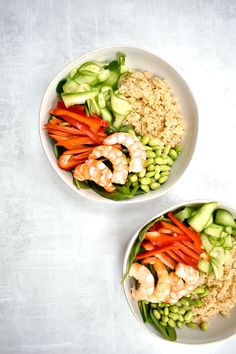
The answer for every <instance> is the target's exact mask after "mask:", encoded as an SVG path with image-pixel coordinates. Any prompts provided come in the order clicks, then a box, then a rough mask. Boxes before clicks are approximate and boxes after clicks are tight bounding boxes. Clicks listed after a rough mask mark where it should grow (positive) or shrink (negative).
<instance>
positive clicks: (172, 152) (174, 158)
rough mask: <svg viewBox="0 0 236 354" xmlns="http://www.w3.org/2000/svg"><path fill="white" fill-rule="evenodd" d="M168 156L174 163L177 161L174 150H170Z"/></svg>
mask: <svg viewBox="0 0 236 354" xmlns="http://www.w3.org/2000/svg"><path fill="white" fill-rule="evenodd" d="M169 156H170V157H171V158H172V160H174V161H175V160H177V157H178V154H177V152H176V151H175V150H174V149H170V152H169Z"/></svg>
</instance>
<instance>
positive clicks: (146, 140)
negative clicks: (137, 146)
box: [141, 135, 150, 145]
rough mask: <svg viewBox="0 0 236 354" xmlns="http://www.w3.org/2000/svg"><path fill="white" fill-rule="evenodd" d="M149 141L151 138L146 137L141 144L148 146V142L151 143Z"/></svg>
mask: <svg viewBox="0 0 236 354" xmlns="http://www.w3.org/2000/svg"><path fill="white" fill-rule="evenodd" d="M149 140H150V138H149V136H147V135H144V136H143V137H142V140H141V142H142V144H143V145H147V144H148V142H149Z"/></svg>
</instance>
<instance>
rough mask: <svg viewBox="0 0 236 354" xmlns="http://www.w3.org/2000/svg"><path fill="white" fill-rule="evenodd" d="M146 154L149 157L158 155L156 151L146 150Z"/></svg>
mask: <svg viewBox="0 0 236 354" xmlns="http://www.w3.org/2000/svg"><path fill="white" fill-rule="evenodd" d="M146 156H147V157H148V158H154V157H156V154H155V152H154V151H149V150H148V151H147V152H146Z"/></svg>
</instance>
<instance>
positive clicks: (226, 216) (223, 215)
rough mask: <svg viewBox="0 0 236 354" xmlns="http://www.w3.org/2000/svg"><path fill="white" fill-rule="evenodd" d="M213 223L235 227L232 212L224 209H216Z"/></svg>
mask: <svg viewBox="0 0 236 354" xmlns="http://www.w3.org/2000/svg"><path fill="white" fill-rule="evenodd" d="M215 223H216V224H218V225H223V226H232V227H236V225H235V221H234V218H233V216H232V214H231V213H230V212H229V211H227V210H225V209H218V210H217V211H216V216H215Z"/></svg>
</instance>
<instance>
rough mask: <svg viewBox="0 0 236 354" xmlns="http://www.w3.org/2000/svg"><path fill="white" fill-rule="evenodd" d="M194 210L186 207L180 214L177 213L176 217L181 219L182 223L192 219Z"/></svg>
mask: <svg viewBox="0 0 236 354" xmlns="http://www.w3.org/2000/svg"><path fill="white" fill-rule="evenodd" d="M193 210H194V209H193V208H190V207H185V208H184V209H182V210H180V211H179V212H178V213H175V217H176V218H177V219H179V220H180V221H181V222H183V221H184V220H186V219H188V218H190V216H191V215H192V213H193Z"/></svg>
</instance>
